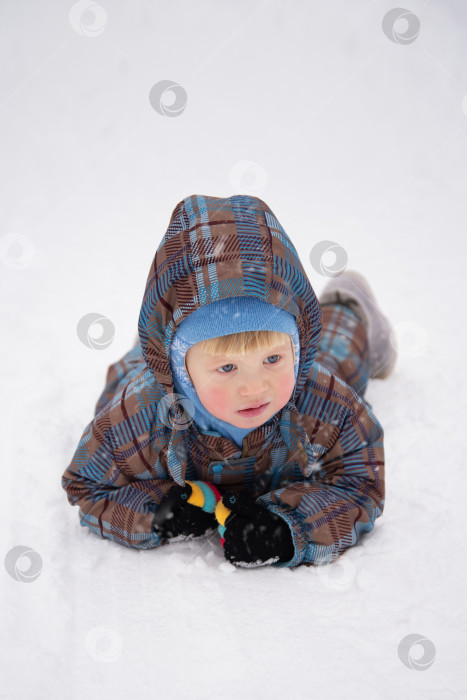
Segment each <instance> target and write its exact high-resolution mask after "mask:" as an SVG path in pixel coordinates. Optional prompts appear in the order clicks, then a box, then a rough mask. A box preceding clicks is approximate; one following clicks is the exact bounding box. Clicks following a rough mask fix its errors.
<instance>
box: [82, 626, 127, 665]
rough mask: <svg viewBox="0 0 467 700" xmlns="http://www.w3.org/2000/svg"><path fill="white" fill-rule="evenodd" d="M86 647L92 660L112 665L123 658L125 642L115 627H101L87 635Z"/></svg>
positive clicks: (93, 629) (94, 628)
mask: <svg viewBox="0 0 467 700" xmlns="http://www.w3.org/2000/svg"><path fill="white" fill-rule="evenodd" d="M84 646H85V649H86V651H87V652H88V654H89V656H90V657H91V659H94V661H99V662H100V663H105V664H111V663H114V662H115V661H117V660H118V659H119V658H120V657H121V655H122V650H123V640H122V637H121V635H120V633H119V632H117V630H116V629H115V628H114V627H104V626H103V625H99V626H97V627H93V628H92V629H91V630H89V632H88V633H87V634H86V638H85V640H84Z"/></svg>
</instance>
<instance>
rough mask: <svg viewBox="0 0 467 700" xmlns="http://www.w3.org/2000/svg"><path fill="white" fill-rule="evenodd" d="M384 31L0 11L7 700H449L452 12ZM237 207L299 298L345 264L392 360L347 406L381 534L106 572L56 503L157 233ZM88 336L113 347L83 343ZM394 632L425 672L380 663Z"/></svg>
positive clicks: (461, 548)
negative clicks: (235, 202)
mask: <svg viewBox="0 0 467 700" xmlns="http://www.w3.org/2000/svg"><path fill="white" fill-rule="evenodd" d="M86 6H88V8H91V9H87V10H86ZM394 6H395V4H391V3H389V2H387V0H380V1H379V0H356V1H355V2H353V3H348V2H345V0H336V1H335V2H333V3H324V2H317V1H313V2H311V1H310V2H307V3H304V2H298V1H297V0H291V1H290V2H287V3H284V2H279V1H278V0H269V1H266V2H259V1H255V2H245V0H243V1H242V2H240V1H239V2H235V3H234V2H226V1H225V0H224V1H219V0H217V1H214V0H206V1H205V2H203V3H194V2H189V1H188V0H181V2H178V3H176V4H173V3H163V2H153V3H149V2H145V1H144V0H138V1H137V2H133V3H129V2H123V1H122V0H119V1H117V0H115V1H114V2H112V3H105V4H104V3H102V4H96V3H91V2H84V3H83V2H80V3H74V4H73V3H71V2H70V3H63V2H56V1H53V0H46V1H45V2H42V3H35V2H32V0H29V1H25V2H22V3H16V2H14V1H13V0H5V1H4V2H3V3H2V4H1V7H0V39H1V40H0V59H1V65H2V67H3V70H2V83H1V86H0V129H1V131H0V133H1V139H2V147H1V153H2V157H1V160H0V185H1V191H2V195H3V197H2V199H3V203H2V207H1V208H0V220H1V225H0V266H1V289H2V293H3V303H2V306H1V314H2V317H1V320H2V329H3V333H2V363H1V367H2V377H1V381H2V397H3V400H2V415H1V427H2V435H3V437H2V443H1V444H2V448H3V449H2V467H3V469H2V487H3V489H2V490H3V498H2V516H3V522H2V527H1V551H2V556H3V558H4V561H5V566H4V569H3V575H2V576H1V579H0V580H1V587H2V590H1V592H2V599H3V612H2V624H1V625H0V634H1V638H0V641H1V649H0V651H1V654H0V667H1V670H0V678H1V682H0V688H1V689H0V695H1V697H2V698H3V697H4V698H8V699H9V698H17V697H20V698H22V699H25V700H26V699H27V700H30V699H31V700H36V699H37V698H47V700H58V698H60V699H61V698H67V700H68V699H75V698H76V699H77V698H89V699H91V700H93V699H94V698H96V699H99V700H101V699H102V698H113V699H114V700H115V699H117V698H128V697H131V698H132V699H134V700H137V699H139V698H148V697H167V698H171V699H172V698H176V699H178V698H182V697H190V698H216V700H221V699H222V700H223V699H224V698H225V699H229V700H230V699H231V698H232V699H233V698H239V697H241V698H246V699H248V700H250V699H253V698H255V699H256V698H268V699H274V700H275V699H281V700H282V699H283V698H285V697H297V698H316V699H317V700H320V699H321V698H332V697H345V698H347V699H348V700H353V699H354V698H355V699H356V698H361V697H364V698H365V699H366V700H392V699H393V698H396V697H397V698H416V699H420V700H422V699H423V700H428V699H431V698H432V699H433V700H450V699H451V698H453V699H454V698H465V697H467V677H466V673H465V663H464V662H465V656H466V651H467V650H466V621H467V600H466V596H465V588H466V587H465V575H466V572H467V567H466V563H465V561H466V554H467V552H466V547H465V532H466V515H465V513H466V506H465V488H466V476H465V475H466V458H465V445H464V439H463V438H462V436H463V435H465V433H464V422H465V416H466V399H465V380H466V371H465V355H464V350H465V341H466V331H465V317H466V315H465V301H464V300H465V292H466V281H465V280H466V277H465V269H464V268H465V254H466V244H465V240H466V237H465V221H466V214H467V198H466V197H465V192H466V185H467V176H466V174H467V158H466V155H467V145H466V136H467V116H466V114H467V96H466V86H467V60H466V59H467V44H466V42H465V31H466V23H467V5H466V4H465V3H463V2H462V0H449V1H447V2H443V3H440V2H438V3H436V2H430V1H424V0H413V1H412V2H411V3H410V4H409V8H408V9H409V10H411V11H412V12H413V13H415V15H416V16H417V17H418V19H419V21H420V32H419V34H418V36H417V37H416V38H415V39H414V40H413V41H410V42H409V43H408V44H406V45H403V44H398V43H395V42H393V41H390V40H389V39H388V37H387V36H386V35H385V33H384V32H383V30H382V20H383V17H384V16H385V14H386V13H387V12H388V11H389V10H391V9H392V8H393V7H394ZM92 8H94V10H93V9H92ZM70 12H71V15H70V19H69V13H70ZM80 18H81V19H80ZM93 18H95V22H94V19H93ZM93 22H94V23H93ZM405 26H407V25H406V21H405V20H404V19H400V20H398V27H399V31H400V32H404V31H405ZM161 80H173V81H174V82H178V83H179V84H180V85H181V86H182V87H183V89H184V91H185V92H186V95H187V104H186V108H185V109H184V110H182V111H181V113H180V114H179V115H178V116H176V117H166V116H163V115H162V114H160V113H158V112H157V111H156V110H155V109H154V108H153V106H152V105H151V103H150V101H149V92H150V90H151V88H152V87H153V86H154V85H155V84H156V83H157V82H158V81H161ZM152 94H153V93H151V95H152ZM178 94H179V95H180V94H181V95H182V97H183V94H185V93H184V92H183V91H179V93H178ZM167 102H169V100H167ZM239 190H240V191H242V192H245V193H247V194H252V195H256V196H259V197H261V198H262V199H264V200H265V201H266V202H267V203H268V204H269V206H270V207H271V209H272V210H273V212H274V214H275V215H276V216H277V218H278V219H279V221H280V222H281V224H282V225H283V226H284V228H285V230H286V231H287V232H288V234H289V235H290V236H291V238H292V240H293V241H294V243H295V245H296V247H297V249H298V251H299V253H300V256H301V259H302V262H303V265H304V267H305V269H306V271H307V274H308V275H309V277H310V280H311V282H312V284H313V285H314V287H315V290H316V292H317V293H318V295H319V293H320V291H321V290H322V289H323V287H324V284H325V282H326V278H325V277H324V276H323V275H320V274H319V273H318V272H316V271H315V269H314V267H313V266H312V264H311V262H310V260H309V253H310V250H311V249H312V247H313V246H314V245H315V244H316V243H317V242H319V241H322V240H330V241H334V242H336V243H338V244H339V246H342V247H343V248H344V250H345V251H346V253H347V255H348V267H349V268H350V269H357V270H359V271H360V272H362V273H363V274H365V276H366V277H367V279H368V281H369V283H370V284H371V286H372V288H373V290H374V292H375V294H376V297H377V299H378V301H379V303H380V304H381V307H382V308H383V310H384V312H385V313H386V314H387V315H388V317H389V318H390V319H391V322H392V323H393V325H394V329H395V336H396V338H397V341H398V343H399V350H400V355H399V360H398V363H397V365H396V368H395V371H394V373H393V375H392V376H391V377H389V378H388V379H387V380H384V381H381V380H372V381H371V382H370V385H369V388H368V391H367V394H366V398H367V400H368V401H370V403H371V404H372V406H373V410H374V412H375V414H376V416H377V417H378V418H379V420H380V421H381V423H382V425H383V427H384V430H385V446H386V474H387V476H386V487H387V494H386V496H387V497H386V507H385V511H384V515H383V516H382V518H379V519H378V520H377V523H376V527H375V529H374V530H373V532H372V533H369V534H367V535H364V536H363V537H362V539H361V540H360V542H359V544H358V545H357V546H355V547H353V548H351V549H350V550H348V551H347V552H346V553H345V554H344V555H343V556H342V557H341V558H340V559H338V560H337V561H336V562H335V563H333V564H329V565H325V566H322V567H306V566H301V567H299V568H298V569H296V570H294V571H291V570H289V569H277V568H274V567H270V566H265V567H260V568H257V569H242V568H237V567H234V566H232V565H230V564H229V563H227V562H226V561H225V559H224V558H223V555H222V551H221V548H220V545H219V543H218V541H217V535H210V536H208V537H206V538H204V539H203V540H202V541H201V540H198V541H188V542H179V543H176V544H173V545H172V546H170V547H163V548H161V549H160V550H157V549H154V550H150V551H144V552H139V551H136V550H130V549H126V548H124V547H122V546H119V545H117V544H115V543H112V542H109V541H108V540H103V539H101V538H98V537H96V536H95V535H93V534H92V533H90V532H89V531H88V530H87V529H85V528H82V527H80V524H79V519H78V508H77V507H75V508H72V507H71V506H70V505H69V504H68V502H67V500H66V495H65V492H64V491H63V490H62V489H61V485H60V479H61V475H62V473H63V471H64V469H65V467H66V466H67V464H68V463H69V461H70V460H71V457H72V455H73V453H74V450H75V449H76V446H77V444H78V441H79V439H80V437H81V434H82V432H83V431H84V428H85V426H86V425H87V423H88V422H89V421H90V420H91V418H92V416H93V409H94V405H95V402H96V400H97V398H98V396H99V394H100V392H101V390H102V388H103V386H104V381H105V374H106V371H107V367H108V365H109V364H111V363H112V362H115V361H116V360H118V359H119V358H120V357H121V356H122V355H123V354H124V353H125V352H126V351H127V350H128V349H129V348H130V347H131V346H132V344H133V341H134V337H135V333H136V325H137V318H138V313H139V308H140V304H141V299H142V296H143V292H144V287H145V283H146V279H147V274H148V272H149V268H150V265H151V261H152V258H153V255H154V252H155V250H156V248H157V245H158V244H159V241H160V239H161V237H162V235H163V234H164V232H165V230H166V228H167V225H168V222H169V218H170V214H171V212H172V210H173V208H174V207H175V205H176V204H177V203H178V202H179V201H180V200H181V199H183V198H184V197H185V196H188V195H190V194H194V193H200V194H205V195H216V196H229V195H230V194H234V193H236V192H237V191H239ZM330 264H332V258H331V259H329V260H326V265H330ZM88 313H97V314H101V315H102V316H103V317H106V318H108V319H110V320H111V321H112V324H113V327H114V328H115V337H114V339H113V341H112V342H111V343H110V344H109V345H107V347H105V348H102V349H92V348H89V347H86V346H85V345H84V344H83V342H81V340H80V339H79V338H78V335H77V325H78V322H79V320H80V319H81V318H82V317H83V316H84V315H85V314H88ZM97 335H99V330H98V329H97ZM16 547H26V548H28V549H29V550H32V552H33V555H34V556H35V562H36V563H35V566H36V570H35V573H34V571H32V570H31V571H30V572H29V574H28V569H29V565H30V564H29V559H28V558H27V556H26V555H24V554H22V555H21V554H18V552H20V551H21V550H15V548H16ZM34 553H35V554H34ZM15 557H16V559H15ZM13 559H14V560H15V561H16V567H17V569H16V572H17V573H16V577H17V579H19V580H16V579H15V578H14V567H13V569H12V564H11V562H12V560H13ZM37 567H39V568H37ZM28 576H31V580H24V581H22V580H20V579H21V578H26V579H27V578H28ZM412 634H418V635H420V636H421V637H425V638H426V639H427V640H428V642H426V645H427V647H426V648H427V650H428V652H427V654H428V656H430V654H431V657H430V658H428V659H425V661H426V662H427V665H429V662H430V661H432V660H433V649H434V650H435V652H434V653H435V656H434V661H433V663H432V664H431V665H429V668H425V669H424V670H415V669H412V668H409V667H408V666H407V665H404V663H403V662H402V660H401V659H400V657H399V655H398V649H399V645H401V644H402V647H403V649H402V652H401V653H402V655H404V654H405V658H406V659H407V658H408V657H409V650H408V646H407V645H410V644H411V643H412V644H413V642H412V641H411V638H409V639H408V641H407V642H404V641H403V640H405V638H406V637H408V635H412ZM404 645H405V646H404ZM404 648H405V651H404ZM429 649H431V650H432V651H429ZM410 653H411V656H412V659H413V660H414V663H416V661H417V659H420V657H421V656H422V655H423V650H422V648H421V646H420V645H413V646H412V649H411V652H410Z"/></svg>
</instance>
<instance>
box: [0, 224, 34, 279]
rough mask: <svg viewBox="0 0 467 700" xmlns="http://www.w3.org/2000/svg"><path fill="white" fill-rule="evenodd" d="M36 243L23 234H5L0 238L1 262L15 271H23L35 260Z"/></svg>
mask: <svg viewBox="0 0 467 700" xmlns="http://www.w3.org/2000/svg"><path fill="white" fill-rule="evenodd" d="M34 255H35V248H34V243H33V242H32V240H31V239H30V238H28V236H25V235H24V234H22V233H5V235H4V236H1V237H0V261H1V262H2V263H3V264H4V265H6V267H10V268H11V269H13V270H23V269H24V268H25V267H29V266H30V265H31V264H32V261H33V260H34Z"/></svg>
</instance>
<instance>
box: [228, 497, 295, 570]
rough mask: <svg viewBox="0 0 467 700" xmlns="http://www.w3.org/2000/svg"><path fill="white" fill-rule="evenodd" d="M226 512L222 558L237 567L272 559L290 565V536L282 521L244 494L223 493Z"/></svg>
mask: <svg viewBox="0 0 467 700" xmlns="http://www.w3.org/2000/svg"><path fill="white" fill-rule="evenodd" d="M222 503H223V505H224V506H225V507H226V508H227V509H228V510H230V511H232V512H231V513H230V515H229V516H228V517H227V518H226V520H225V523H224V525H225V531H224V534H223V539H224V541H223V546H224V555H225V558H226V559H227V560H228V561H230V562H231V563H232V564H237V565H239V566H254V565H255V564H257V565H261V563H263V562H265V561H268V560H269V559H275V560H276V561H281V562H286V561H290V560H291V559H292V558H293V556H294V553H295V547H294V544H293V539H292V534H291V532H290V528H289V526H288V524H287V523H286V521H285V520H284V519H283V518H281V517H280V515H276V513H273V512H272V511H270V510H268V509H267V508H265V507H264V506H262V505H260V504H259V503H256V502H255V501H254V500H253V499H252V498H251V496H248V495H247V494H246V493H244V492H240V493H233V492H227V493H225V494H224V497H223V499H222Z"/></svg>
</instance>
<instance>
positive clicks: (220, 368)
mask: <svg viewBox="0 0 467 700" xmlns="http://www.w3.org/2000/svg"><path fill="white" fill-rule="evenodd" d="M224 367H233V365H232V364H230V365H222V367H219V371H220V370H222V369H224ZM221 374H230V372H221Z"/></svg>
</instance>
